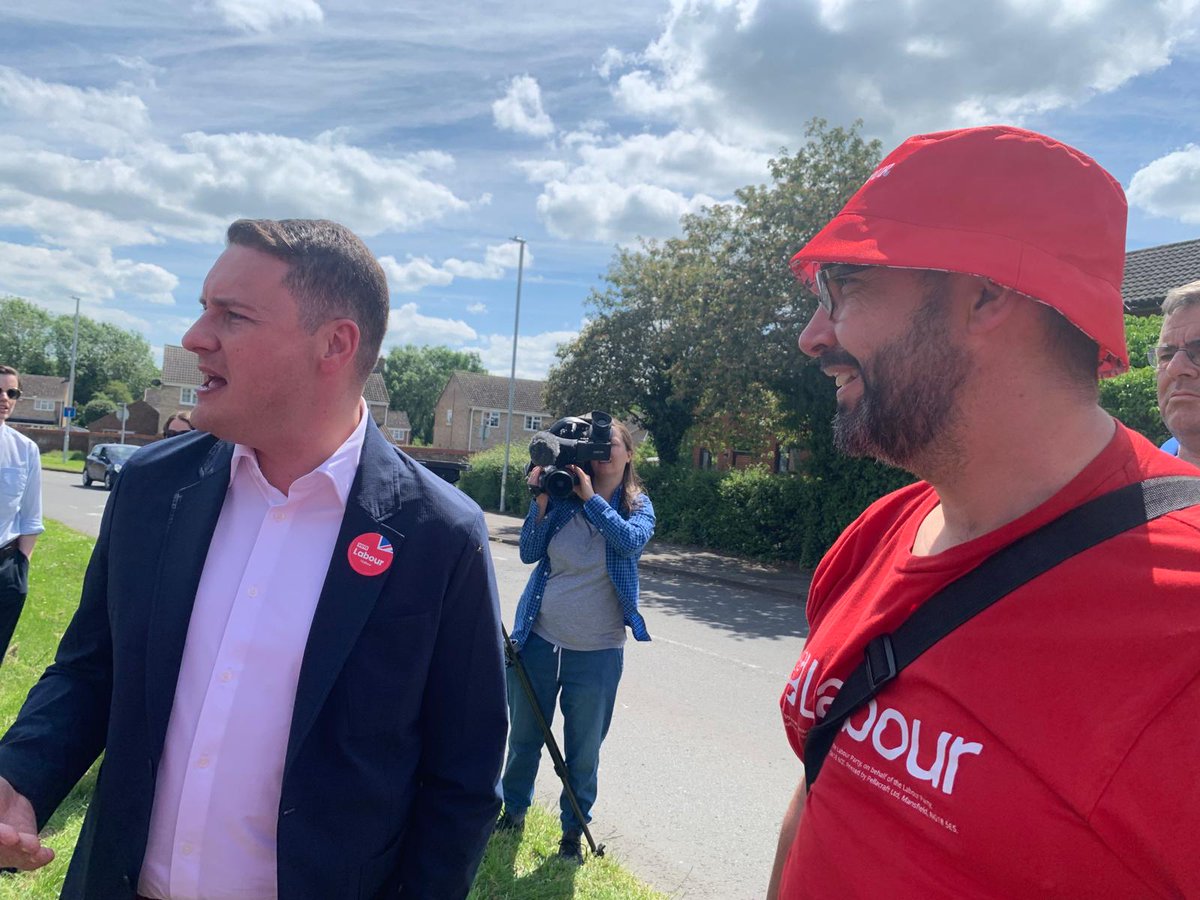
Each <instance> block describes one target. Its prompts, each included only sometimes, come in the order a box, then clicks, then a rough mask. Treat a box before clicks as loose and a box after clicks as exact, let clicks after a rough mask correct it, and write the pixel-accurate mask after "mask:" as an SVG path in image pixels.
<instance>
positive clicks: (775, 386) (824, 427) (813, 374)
mask: <svg viewBox="0 0 1200 900" xmlns="http://www.w3.org/2000/svg"><path fill="white" fill-rule="evenodd" d="M860 128H861V124H860V123H856V124H855V125H854V126H852V127H851V128H849V129H845V128H830V127H829V126H828V124H827V123H826V122H825V121H824V120H820V119H814V120H813V121H812V122H811V123H810V124H809V126H808V128H807V130H806V133H805V134H806V138H807V142H806V143H805V144H804V146H802V147H801V148H800V149H799V150H798V151H797V152H796V153H795V154H794V155H788V153H787V151H786V150H783V151H781V152H780V155H779V157H778V158H777V159H774V160H771V162H770V164H769V174H770V177H771V181H770V183H769V184H766V185H757V186H749V187H746V188H743V189H742V190H740V191H738V192H737V194H736V202H735V203H732V204H725V205H718V206H714V207H710V208H708V209H705V210H704V211H702V212H701V213H698V214H695V215H691V216H686V217H684V219H683V220H682V222H681V227H682V232H683V233H682V235H681V236H680V237H677V238H672V239H670V240H667V241H663V242H656V241H643V242H642V243H641V244H640V245H639V247H638V248H637V249H636V250H624V251H620V252H618V254H617V256H616V258H615V259H614V261H613V263H612V265H611V267H610V269H609V272H608V274H607V276H606V281H607V286H606V287H605V288H604V289H603V290H598V291H593V292H592V294H591V296H590V297H589V298H588V305H589V306H590V308H591V310H592V313H593V315H592V317H591V321H590V322H589V324H588V325H587V327H586V328H585V329H584V330H583V332H582V333H581V334H580V336H579V338H578V339H577V340H575V341H573V342H571V343H570V344H568V345H566V346H564V347H562V348H560V351H559V354H558V355H559V360H560V362H559V363H558V364H557V365H556V367H555V368H554V369H552V370H551V373H550V377H549V383H548V386H547V401H548V404H549V405H550V406H551V407H552V408H554V407H558V408H563V407H571V408H575V407H581V406H585V405H587V403H586V402H585V398H595V401H594V402H600V403H603V398H604V397H609V398H611V399H610V400H609V405H610V406H614V407H616V406H623V407H624V408H625V409H626V410H627V411H628V414H629V415H631V416H632V417H633V418H634V419H636V420H637V421H638V422H640V424H642V425H643V426H645V427H646V428H647V429H648V430H649V431H650V433H651V434H652V435H653V436H654V440H655V445H656V446H657V447H658V451H659V456H660V458H661V459H662V460H663V461H664V462H670V461H674V460H675V459H677V458H678V456H679V454H680V452H681V448H682V446H683V443H684V435H685V432H687V430H688V429H689V428H690V427H692V426H693V424H694V423H696V422H699V423H702V425H703V427H704V428H706V429H707V430H709V431H710V432H711V431H714V430H716V431H720V432H722V433H723V434H724V436H725V437H726V439H731V438H733V439H736V438H737V437H738V436H739V435H743V434H744V435H746V436H752V437H754V438H756V439H758V440H761V439H762V438H763V437H765V436H769V435H771V434H774V435H775V436H778V437H786V438H790V439H793V440H802V441H803V440H806V439H807V438H809V437H811V436H813V434H814V433H815V431H816V430H820V431H822V432H825V433H827V432H828V430H829V424H828V423H829V418H830V416H831V415H832V410H833V389H832V387H831V386H830V385H829V384H828V383H827V382H828V379H825V378H824V377H823V376H821V375H820V373H819V372H818V371H816V369H814V368H813V367H812V366H810V365H807V364H806V363H807V360H806V359H805V358H804V357H803V355H802V354H801V353H800V352H799V350H798V349H797V347H796V339H797V337H798V336H799V333H800V330H801V328H802V326H803V323H804V322H805V321H806V320H807V318H808V316H809V315H811V313H812V311H813V309H814V308H815V307H814V301H813V299H812V297H811V295H810V294H809V293H808V292H807V291H806V290H805V289H804V288H803V286H802V285H800V283H799V282H797V281H796V279H795V278H793V277H792V274H791V272H790V271H789V269H788V265H787V263H788V259H789V257H790V256H791V255H792V254H793V253H795V251H796V250H797V249H799V248H800V247H801V246H802V245H803V244H804V243H805V242H806V241H807V240H808V239H809V238H810V237H812V235H813V234H814V233H815V232H816V231H817V230H818V229H819V228H821V227H822V226H823V225H824V224H825V223H826V222H828V221H829V220H830V219H831V218H832V217H833V216H834V214H836V212H837V211H838V209H840V208H841V206H842V204H844V203H845V201H846V199H847V198H848V197H849V196H850V194H852V193H853V192H854V191H855V190H856V189H857V188H858V187H859V186H860V185H861V184H862V183H863V182H864V181H865V180H866V179H867V178H868V177H869V175H870V174H871V172H872V170H873V169H874V168H875V166H876V165H877V164H878V162H879V158H880V149H881V148H880V144H879V142H878V141H866V140H864V139H863V138H862V136H861V134H860V133H859V131H860ZM588 402H593V401H591V400H589V401H588ZM818 440H819V439H818ZM826 443H827V442H826Z"/></svg>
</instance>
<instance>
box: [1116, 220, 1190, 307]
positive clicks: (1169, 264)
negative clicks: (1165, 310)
mask: <svg viewBox="0 0 1200 900" xmlns="http://www.w3.org/2000/svg"><path fill="white" fill-rule="evenodd" d="M1197 279H1200V238H1198V239H1196V240H1193V241H1180V242H1179V243H1177V244H1162V245H1160V246H1158V247H1146V248H1144V249H1142V250H1132V251H1130V252H1129V253H1126V254H1125V278H1124V280H1123V281H1122V282H1121V297H1122V298H1123V299H1124V301H1125V306H1126V307H1128V308H1129V310H1130V311H1131V312H1141V313H1156V312H1158V311H1159V307H1161V306H1162V302H1163V298H1164V297H1166V295H1167V291H1169V290H1170V289H1171V288H1174V287H1179V286H1180V285H1182V284H1187V283H1188V282H1190V281H1195V280H1197Z"/></svg>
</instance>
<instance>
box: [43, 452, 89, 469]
mask: <svg viewBox="0 0 1200 900" xmlns="http://www.w3.org/2000/svg"><path fill="white" fill-rule="evenodd" d="M86 457H87V454H86V453H82V452H80V451H79V450H73V451H72V452H71V453H69V454H67V461H66V462H63V458H62V451H61V450H55V451H53V452H52V453H43V454H42V468H43V469H49V470H50V471H52V472H82V471H83V461H84V459H85V458H86Z"/></svg>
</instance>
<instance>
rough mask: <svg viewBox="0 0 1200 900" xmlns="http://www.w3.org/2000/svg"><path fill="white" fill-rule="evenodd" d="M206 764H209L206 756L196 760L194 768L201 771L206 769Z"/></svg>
mask: <svg viewBox="0 0 1200 900" xmlns="http://www.w3.org/2000/svg"><path fill="white" fill-rule="evenodd" d="M208 763H209V759H208V757H207V756H202V757H200V758H199V759H198V760H196V766H197V767H198V768H201V769H207V768H208Z"/></svg>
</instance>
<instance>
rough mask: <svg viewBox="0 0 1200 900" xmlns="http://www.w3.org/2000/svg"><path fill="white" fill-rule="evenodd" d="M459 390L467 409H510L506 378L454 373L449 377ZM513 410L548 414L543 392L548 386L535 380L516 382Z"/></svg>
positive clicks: (473, 373) (519, 380) (520, 379)
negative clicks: (471, 407)
mask: <svg viewBox="0 0 1200 900" xmlns="http://www.w3.org/2000/svg"><path fill="white" fill-rule="evenodd" d="M450 377H451V378H455V379H457V380H458V386H459V388H460V389H461V390H462V392H463V395H464V397H465V398H466V400H467V405H468V406H474V407H477V408H483V409H508V378H507V377H506V376H504V375H479V374H477V373H475V372H455V373H454V374H453V375H451V376H450ZM516 382H517V384H516V391H515V393H514V396H513V409H514V410H516V409H519V410H521V411H522V412H545V409H546V407H545V406H544V405H543V404H542V390H543V389H544V388H545V387H546V382H544V381H538V380H537V379H533V378H518V379H516Z"/></svg>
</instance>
